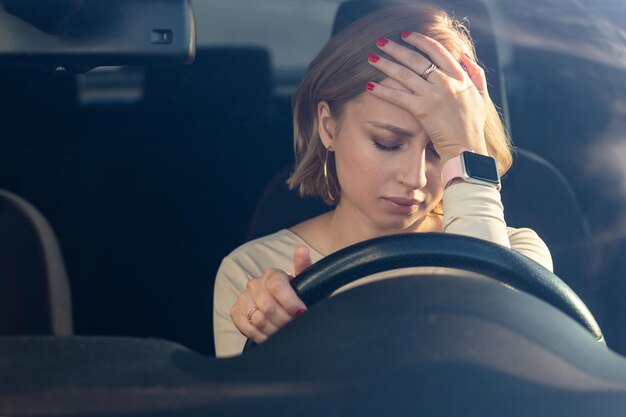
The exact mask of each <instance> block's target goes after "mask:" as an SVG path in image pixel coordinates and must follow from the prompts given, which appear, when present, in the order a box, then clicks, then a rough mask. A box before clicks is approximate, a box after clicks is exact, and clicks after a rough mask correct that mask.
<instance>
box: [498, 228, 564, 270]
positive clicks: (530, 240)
mask: <svg viewBox="0 0 626 417" xmlns="http://www.w3.org/2000/svg"><path fill="white" fill-rule="evenodd" d="M506 231H507V234H508V236H509V242H510V243H511V249H513V250H514V251H516V252H519V253H521V254H522V255H525V256H527V257H529V258H530V259H532V260H533V261H535V262H537V263H539V264H541V265H542V266H544V267H545V268H546V269H549V270H550V271H552V270H553V265H552V256H551V255H550V250H549V249H548V246H547V245H546V244H545V242H544V241H543V240H542V239H541V238H540V237H539V235H538V234H537V233H536V232H535V231H534V230H532V229H529V228H526V227H522V228H513V227H507V228H506Z"/></svg>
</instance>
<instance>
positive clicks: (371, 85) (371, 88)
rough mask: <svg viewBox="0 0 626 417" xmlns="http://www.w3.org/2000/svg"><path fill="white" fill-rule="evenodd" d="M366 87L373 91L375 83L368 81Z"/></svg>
mask: <svg viewBox="0 0 626 417" xmlns="http://www.w3.org/2000/svg"><path fill="white" fill-rule="evenodd" d="M365 88H367V89H368V91H372V90H373V89H374V84H372V83H367V84H365Z"/></svg>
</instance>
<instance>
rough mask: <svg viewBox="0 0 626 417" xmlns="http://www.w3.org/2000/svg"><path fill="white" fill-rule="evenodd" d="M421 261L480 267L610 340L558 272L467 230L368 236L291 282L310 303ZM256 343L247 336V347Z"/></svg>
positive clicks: (601, 338) (599, 337) (480, 270)
mask: <svg viewBox="0 0 626 417" xmlns="http://www.w3.org/2000/svg"><path fill="white" fill-rule="evenodd" d="M420 266H434V267H448V268H456V269H462V270H465V271H470V272H476V273H479V274H483V275H486V276H488V277H490V278H492V279H494V280H497V281H499V282H501V283H503V284H506V285H509V286H511V287H513V288H515V289H517V290H520V291H524V292H526V293H528V294H531V295H534V296H535V297H537V298H539V299H541V300H543V301H545V302H547V303H548V304H551V305H552V306H554V307H556V308H557V309H559V310H561V311H562V312H563V313H565V314H567V315H568V316H570V317H571V318H572V319H574V320H575V321H577V322H578V323H579V324H580V325H582V326H583V327H584V328H586V329H587V330H588V331H589V332H590V333H591V334H592V335H593V337H594V338H595V339H596V340H597V341H598V342H600V343H602V344H605V341H604V336H603V335H602V331H601V330H600V327H599V326H598V323H597V322H596V320H595V319H594V317H593V315H592V314H591V312H590V311H589V309H588V308H587V306H586V305H585V304H584V303H583V301H582V300H581V299H580V298H579V297H578V296H577V295H576V293H574V291H573V290H572V289H571V288H570V287H569V286H567V284H565V283H564V282H563V281H562V280H561V279H560V278H559V277H557V276H556V275H554V274H553V273H552V272H550V271H548V270H547V269H545V268H544V267H543V266H541V265H539V264H538V263H536V262H535V261H533V260H531V259H530V258H527V257H526V256H524V255H521V254H519V253H517V252H515V251H513V250H511V249H507V248H505V247H504V246H501V245H497V244H495V243H491V242H487V241H485V240H482V239H476V238H472V237H467V236H461V235H453V234H448V233H407V234H399V235H392V236H385V237H380V238H376V239H371V240H367V241H364V242H361V243H357V244H356V245H352V246H349V247H347V248H344V249H342V250H339V251H337V252H335V253H332V254H331V255H328V256H327V257H325V258H323V259H321V260H320V261H318V262H316V263H315V264H313V265H311V267H309V268H308V269H307V270H305V271H304V272H302V273H301V274H300V275H298V276H297V277H296V278H294V279H293V281H292V282H291V285H292V286H293V288H294V290H295V292H296V294H297V295H298V297H300V299H302V301H303V302H304V303H305V304H306V305H307V306H309V307H310V306H312V305H313V304H315V303H317V302H319V301H320V300H322V299H324V298H326V297H328V296H330V294H332V293H333V292H334V291H335V290H337V289H339V288H341V287H343V286H344V285H346V284H349V283H350V282H353V281H355V280H357V279H359V278H363V277H366V276H369V275H372V274H376V273H378V272H382V271H388V270H392V269H400V268H410V267H420ZM255 345H256V344H255V343H254V342H253V341H252V340H251V339H248V341H247V342H246V345H245V347H244V352H245V351H247V350H249V349H250V348H252V347H253V346H255Z"/></svg>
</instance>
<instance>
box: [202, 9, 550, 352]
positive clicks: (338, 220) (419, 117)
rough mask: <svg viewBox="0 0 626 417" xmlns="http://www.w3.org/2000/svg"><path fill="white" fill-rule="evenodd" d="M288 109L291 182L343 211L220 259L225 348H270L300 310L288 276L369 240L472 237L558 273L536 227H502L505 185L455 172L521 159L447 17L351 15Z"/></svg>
mask: <svg viewBox="0 0 626 417" xmlns="http://www.w3.org/2000/svg"><path fill="white" fill-rule="evenodd" d="M293 108H294V132H295V151H296V160H297V164H296V167H295V171H294V172H293V174H292V175H291V177H290V179H289V186H290V187H291V188H299V190H300V193H301V194H302V195H319V196H320V197H322V198H323V199H324V200H325V201H326V202H327V203H328V204H331V205H334V206H335V208H334V210H332V211H330V212H328V213H325V214H323V215H321V216H318V217H315V218H313V219H310V220H307V221H305V222H303V223H300V224H298V225H295V226H293V227H292V228H290V229H284V230H281V231H279V232H277V233H275V234H272V235H269V236H265V237H263V238H260V239H257V240H254V241H252V242H248V243H247V244H245V245H243V246H241V247H239V248H238V249H236V250H235V251H233V252H232V253H231V254H230V255H228V256H227V257H226V258H225V259H224V260H223V262H222V265H221V267H220V269H219V271H218V274H217V278H216V282H215V293H214V297H215V303H214V316H213V317H214V333H215V347H216V354H217V356H220V357H223V356H231V355H235V354H239V353H241V350H242V348H243V345H244V343H245V340H246V338H251V339H253V340H254V341H256V342H257V343H261V342H263V341H265V340H266V339H267V338H268V337H270V336H271V335H272V334H274V333H275V332H276V331H278V329H280V328H281V327H283V326H284V325H285V324H287V323H288V322H289V321H291V320H292V319H293V318H294V317H296V316H297V315H299V314H302V313H303V312H305V311H306V306H305V305H304V303H303V302H302V301H301V300H300V299H299V298H298V297H297V296H296V294H295V293H294V291H293V289H292V288H291V286H290V284H289V281H290V280H291V279H292V278H293V276H294V275H298V274H299V273H300V272H301V271H303V270H304V269H305V268H306V267H308V266H309V265H311V264H312V263H314V262H316V261H318V260H319V259H321V258H322V257H324V256H325V255H328V254H330V253H332V252H335V251H337V250H339V249H341V248H344V247H347V246H350V245H352V244H355V243H358V242H361V241H363V240H366V239H371V238H375V237H380V236H384V235H390V234H397V233H408V232H416V233H419V232H446V233H456V234H463V235H468V236H473V237H477V238H482V239H485V240H488V241H491V242H495V243H498V244H501V245H504V246H506V247H510V248H512V249H513V250H516V251H518V252H520V253H522V254H524V255H526V256H528V257H530V258H532V259H534V260H535V261H537V262H539V263H540V264H542V265H544V266H545V267H546V268H548V269H550V270H551V269H552V261H551V257H550V253H549V251H548V249H547V247H546V245H545V244H544V243H543V241H541V239H539V237H538V236H537V235H536V234H535V233H534V232H533V231H532V230H529V229H512V228H507V227H506V224H505V222H504V215H503V208H502V204H501V201H500V194H499V187H498V184H495V183H493V184H492V183H489V182H485V181H482V182H481V181H477V182H478V183H474V182H466V180H465V179H461V178H458V175H456V174H455V172H456V170H457V169H458V168H459V166H460V165H459V164H460V162H459V160H460V158H461V157H463V158H465V157H468V158H469V157H475V158H479V159H480V158H482V159H481V161H483V162H485V163H487V164H489V163H492V164H493V166H494V172H495V167H496V166H497V170H498V171H499V173H500V174H503V173H504V172H506V170H507V169H508V168H509V167H510V165H511V161H512V158H511V151H510V144H509V142H508V140H507V136H506V134H505V132H504V129H503V127H502V123H501V121H500V118H499V115H498V113H497V111H496V109H495V107H494V106H493V104H492V102H491V100H490V99H489V97H488V94H487V88H486V81H485V76H484V72H483V71H482V69H481V68H480V67H479V66H478V65H477V64H476V62H475V52H474V48H473V45H472V42H471V39H470V38H469V35H468V33H467V31H466V30H465V28H464V27H463V26H462V25H461V24H460V23H459V22H458V21H455V20H454V19H452V18H450V17H449V16H448V15H447V14H446V13H445V12H444V11H442V10H440V9H437V8H434V7H431V6H425V5H417V4H415V5H402V6H394V7H390V8H387V9H383V10H381V11H378V12H375V13H372V14H370V15H368V16H366V17H364V18H362V19H360V20H358V21H357V22H355V23H353V24H352V25H350V26H349V27H347V28H346V29H344V30H343V31H342V32H340V33H339V34H337V35H336V36H334V37H333V38H332V39H331V40H330V41H329V42H328V43H327V45H326V46H325V47H324V49H323V50H322V51H321V52H320V54H319V55H318V56H317V57H316V58H315V60H314V61H313V62H312V63H311V65H310V67H309V69H308V72H307V74H306V76H305V78H304V79H303V81H302V82H301V84H300V86H299V88H298V91H297V92H296V94H295V96H294V100H293ZM464 151H472V152H473V153H472V154H469V155H468V154H463V152H464ZM491 158H493V159H491ZM490 161H491V162H490ZM495 162H497V165H496V163H495ZM481 163H482V162H481ZM496 177H497V176H496Z"/></svg>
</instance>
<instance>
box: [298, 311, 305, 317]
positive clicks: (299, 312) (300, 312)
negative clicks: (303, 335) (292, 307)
mask: <svg viewBox="0 0 626 417" xmlns="http://www.w3.org/2000/svg"><path fill="white" fill-rule="evenodd" d="M302 313H304V310H298V311H296V316H299V315H301V314H302Z"/></svg>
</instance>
